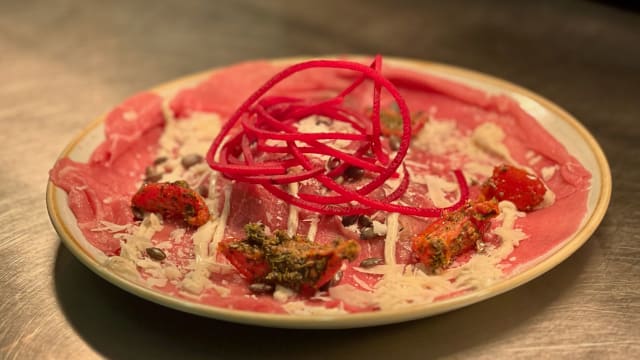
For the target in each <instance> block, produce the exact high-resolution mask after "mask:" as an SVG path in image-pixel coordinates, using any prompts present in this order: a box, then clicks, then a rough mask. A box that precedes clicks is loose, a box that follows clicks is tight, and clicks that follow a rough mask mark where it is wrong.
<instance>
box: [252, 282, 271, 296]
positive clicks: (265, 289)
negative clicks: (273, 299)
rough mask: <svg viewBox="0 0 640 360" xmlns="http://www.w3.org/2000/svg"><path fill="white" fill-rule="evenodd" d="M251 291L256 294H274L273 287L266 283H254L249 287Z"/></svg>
mask: <svg viewBox="0 0 640 360" xmlns="http://www.w3.org/2000/svg"><path fill="white" fill-rule="evenodd" d="M249 290H250V291H251V292H252V293H254V294H269V293H272V292H273V285H271V284H265V283H253V284H251V285H249Z"/></svg>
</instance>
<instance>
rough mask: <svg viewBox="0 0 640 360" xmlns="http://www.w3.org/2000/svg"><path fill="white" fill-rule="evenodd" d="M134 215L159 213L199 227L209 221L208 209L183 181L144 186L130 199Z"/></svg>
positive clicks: (201, 199)
mask: <svg viewBox="0 0 640 360" xmlns="http://www.w3.org/2000/svg"><path fill="white" fill-rule="evenodd" d="M131 208H132V210H133V213H134V214H139V213H141V212H152V213H160V214H162V216H164V217H166V218H170V219H176V220H183V221H184V222H185V223H186V224H187V225H190V226H200V225H202V224H204V223H206V222H207V221H208V220H209V217H210V215H209V209H208V208H207V204H206V203H205V202H204V199H203V198H202V196H200V194H198V193H197V192H195V191H193V190H191V188H189V185H188V184H187V183H186V182H185V181H175V182H165V183H147V184H144V185H143V186H142V187H141V188H140V189H139V190H138V192H136V193H135V195H133V198H132V199H131Z"/></svg>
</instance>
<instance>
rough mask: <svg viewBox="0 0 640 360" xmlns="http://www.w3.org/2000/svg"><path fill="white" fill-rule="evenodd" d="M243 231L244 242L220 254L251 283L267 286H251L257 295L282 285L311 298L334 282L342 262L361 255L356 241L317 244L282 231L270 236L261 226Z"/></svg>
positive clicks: (225, 246) (224, 246) (227, 244)
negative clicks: (258, 291) (326, 285)
mask: <svg viewBox="0 0 640 360" xmlns="http://www.w3.org/2000/svg"><path fill="white" fill-rule="evenodd" d="M244 229H245V233H246V237H245V238H244V239H241V240H237V239H228V240H225V241H223V242H221V243H220V244H219V245H218V251H220V253H222V254H223V255H224V256H225V257H226V258H227V259H228V260H229V262H231V264H232V265H233V266H234V267H235V268H236V269H237V270H238V272H240V274H242V275H243V276H244V277H245V279H246V280H247V281H248V282H249V283H251V284H266V285H253V286H251V285H250V288H255V289H254V290H252V291H254V292H257V291H256V290H257V289H261V290H264V289H265V287H267V286H269V285H270V286H271V287H270V288H271V289H272V288H273V286H275V285H281V286H285V287H287V288H290V289H292V290H295V291H298V292H299V293H300V294H302V295H312V294H314V293H315V291H316V290H317V289H319V288H320V287H322V286H323V285H325V284H326V283H328V282H329V281H331V280H332V279H333V278H334V275H335V274H336V273H337V272H338V270H340V267H341V266H342V262H343V260H348V261H353V260H354V259H355V258H356V257H357V256H358V254H359V253H360V245H359V244H358V243H357V242H356V241H354V240H335V241H334V242H332V243H330V244H318V243H315V242H311V241H309V240H307V239H306V238H305V237H304V236H302V235H294V236H289V235H287V233H286V232H285V231H281V230H276V231H274V233H273V234H272V235H267V234H266V233H265V228H264V225H262V224H259V223H250V224H247V225H245V228H244ZM262 292H266V291H262Z"/></svg>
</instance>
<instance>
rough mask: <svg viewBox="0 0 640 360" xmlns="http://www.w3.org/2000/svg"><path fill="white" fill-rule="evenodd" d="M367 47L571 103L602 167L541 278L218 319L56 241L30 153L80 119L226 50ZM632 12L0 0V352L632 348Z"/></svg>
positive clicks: (293, 353)
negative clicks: (450, 298)
mask: <svg viewBox="0 0 640 360" xmlns="http://www.w3.org/2000/svg"><path fill="white" fill-rule="evenodd" d="M343 53H355V54H374V53H382V54H383V55H389V56H399V57H411V58H417V59H423V60H429V61H435V62H442V63H448V64H452V65H457V66H461V67H466V68H470V69H473V70H477V71H480V72H484V73H488V74H491V75H494V76H497V77H501V78H504V79H506V80H509V81H512V82H514V83H517V84H519V85H522V86H524V87H526V88H529V89H531V90H533V91H534V92H537V93H539V94H541V95H543V96H545V97H547V98H548V99H550V100H552V101H554V102H556V103H557V104H559V105H560V106H562V107H564V108H565V109H566V110H568V111H569V112H570V113H572V114H573V115H574V116H575V117H576V118H577V119H579V120H580V121H581V122H582V123H583V124H584V125H585V126H586V127H587V128H588V129H589V131H591V132H592V133H593V135H594V136H595V138H596V139H597V140H598V142H599V143H600V145H601V146H602V148H603V150H604V152H605V153H606V155H607V157H608V159H609V162H610V166H611V170H612V176H613V181H614V189H613V196H612V199H611V206H610V208H609V211H608V213H607V215H606V217H605V219H604V221H603V223H602V224H601V226H600V227H599V229H598V230H597V231H596V233H595V234H594V235H593V236H592V238H591V239H590V240H589V241H588V242H587V243H586V244H585V245H584V246H583V247H582V248H581V249H580V250H578V251H577V252H576V253H575V254H574V255H573V256H571V257H570V258H569V259H568V260H566V261H565V262H563V263H562V264H560V265H559V266H558V267H556V268H554V269H553V270H551V271H550V272H548V273H547V274H545V275H543V276H541V277H540V278H538V279H536V280H534V281H532V282H530V283H528V284H526V285H524V286H522V287H520V288H517V289H515V290H512V291H510V292H508V293H506V294H503V295H500V296H498V297H495V298H493V299H490V300H487V301H484V302H481V303H478V304H475V305H472V306H470V307H466V308H463V309H461V310H457V311H454V312H451V313H447V314H444V315H440V316H435V317H432V318H428V319H423V320H418V321H413V322H408V323H403V324H396V325H390V326H381V327H376V328H367V329H356V330H341V331H308V330H307V331H302V330H278V329H267V328H258V327H250V326H242V325H235V324H229V323H225V322H220V321H215V320H210V319H204V318H199V317H196V316H192V315H188V314H184V313H180V312H177V311H174V310H170V309H167V308H164V307H161V306H158V305H155V304H152V303H150V302H147V301H145V300H142V299H139V298H137V297H135V296H133V295H130V294H128V293H126V292H124V291H122V290H120V289H118V288H116V287H114V286H112V285H111V284H109V283H107V282H105V281H103V280H102V279H100V278H99V277H97V276H96V275H94V274H93V273H92V272H91V271H89V270H88V269H86V268H85V267H84V266H83V265H82V264H81V263H79V262H78V261H77V260H76V259H75V258H74V257H73V256H72V255H71V254H70V253H69V251H68V250H67V249H66V248H65V247H64V246H63V245H61V243H60V241H59V238H58V237H57V235H56V234H55V232H54V230H53V228H52V227H51V225H50V223H49V220H48V217H47V214H46V209H45V205H44V190H45V186H46V182H47V171H48V169H49V168H50V167H51V166H52V165H53V163H54V161H55V159H56V157H57V155H58V154H59V152H60V151H61V150H62V148H63V147H64V145H65V144H66V143H67V142H68V141H69V140H71V138H72V137H73V136H74V135H75V134H76V133H77V132H79V131H80V129H81V128H82V127H84V126H85V125H86V124H87V123H88V122H89V121H90V120H92V119H93V118H95V117H97V116H98V115H100V114H102V113H104V112H105V111H107V110H108V109H109V108H111V107H113V106H114V105H116V104H118V103H119V102H121V101H122V100H123V99H125V98H126V97H128V96H129V95H131V94H134V93H136V92H139V91H141V90H144V89H147V88H149V87H151V86H153V85H156V84H159V83H162V82H166V81H168V80H171V79H174V78H177V77H180V76H184V75H187V74H190V73H194V72H198V71H202V70H206V69H209V68H212V67H216V66H221V65H227V64H230V63H234V62H237V61H241V60H247V59H254V58H270V57H284V56H292V55H326V54H343ZM639 90H640V15H639V13H638V11H637V6H636V5H635V4H634V3H633V2H630V1H629V2H616V3H606V2H596V1H536V2H533V1H531V2H524V1H446V2H444V1H364V0H361V1H357V0H352V1H347V0H342V1H334V0H325V1H247V0H240V1H181V2H178V1H174V2H169V1H148V2H145V1H110V2H102V1H63V0H57V1H15V2H11V1H0V146H1V149H2V151H1V153H0V154H1V156H0V169H2V170H1V171H0V183H2V184H3V186H2V187H0V229H2V232H1V235H0V300H1V301H0V314H1V316H0V358H7V359H12V358H54V359H58V358H70V359H75V358H79V359H84V358H93V357H107V358H124V359H127V358H147V357H153V358H160V359H161V358H183V357H184V358H214V359H217V358H220V359H225V358H278V359H281V358H302V357H304V358H306V359H326V358H334V359H342V358H350V359H378V358H403V359H424V358H450V359H455V358H481V359H484V358H486V359H493V358H515V359H520V358H536V359H538V358H552V359H555V358H594V359H595V358H598V359H601V358H620V359H622V358H634V357H640V315H638V313H639V312H640V292H639V289H640V286H639V285H640V281H639V280H638V278H639V276H640V265H639V263H640V260H639V259H640V245H639V244H640V206H639V203H640V201H639V199H638V194H640V185H638V184H639V183H640V170H639V168H640V160H639V159H640V151H639V149H640V146H639V145H638V140H640V127H639V126H638V122H639V121H640V97H639V94H640V91H639Z"/></svg>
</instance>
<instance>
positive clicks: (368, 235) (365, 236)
mask: <svg viewBox="0 0 640 360" xmlns="http://www.w3.org/2000/svg"><path fill="white" fill-rule="evenodd" d="M375 237H376V233H375V232H374V231H373V227H372V226H369V227H365V228H362V229H360V239H361V240H371V239H373V238H375Z"/></svg>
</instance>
